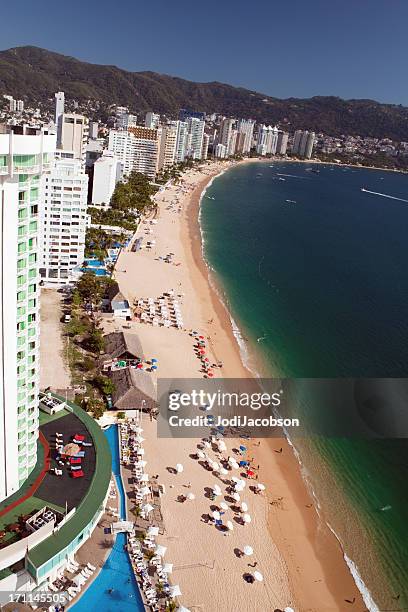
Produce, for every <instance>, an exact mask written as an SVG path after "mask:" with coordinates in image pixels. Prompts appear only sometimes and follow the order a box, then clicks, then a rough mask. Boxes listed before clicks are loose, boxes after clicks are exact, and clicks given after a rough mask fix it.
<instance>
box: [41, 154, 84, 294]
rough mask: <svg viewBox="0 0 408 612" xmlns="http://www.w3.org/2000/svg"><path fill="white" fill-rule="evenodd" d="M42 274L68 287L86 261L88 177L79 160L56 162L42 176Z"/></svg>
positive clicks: (44, 279)
mask: <svg viewBox="0 0 408 612" xmlns="http://www.w3.org/2000/svg"><path fill="white" fill-rule="evenodd" d="M42 197H43V202H42V206H41V211H40V227H41V232H40V275H41V278H42V280H43V281H44V282H45V283H46V284H54V285H64V284H67V283H69V282H70V281H72V280H73V272H74V269H75V268H77V270H78V271H79V266H80V265H81V264H82V263H83V260H84V250H85V231H86V219H87V215H86V208H87V200H88V175H87V174H85V172H84V170H83V166H82V163H81V161H80V160H78V159H59V160H56V161H55V162H54V163H53V164H52V167H51V169H50V171H49V172H47V173H45V174H44V175H43V176H42Z"/></svg>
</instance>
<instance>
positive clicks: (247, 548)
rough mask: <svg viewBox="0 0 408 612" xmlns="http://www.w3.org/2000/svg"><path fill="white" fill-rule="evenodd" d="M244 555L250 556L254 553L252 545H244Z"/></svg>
mask: <svg viewBox="0 0 408 612" xmlns="http://www.w3.org/2000/svg"><path fill="white" fill-rule="evenodd" d="M242 552H243V553H244V555H246V556H247V557H250V556H251V555H253V554H254V549H253V548H252V546H244V548H243V551H242Z"/></svg>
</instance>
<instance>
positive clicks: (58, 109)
mask: <svg viewBox="0 0 408 612" xmlns="http://www.w3.org/2000/svg"><path fill="white" fill-rule="evenodd" d="M64 112H65V93H64V92H63V91H58V92H57V93H56V94H55V118H54V122H55V125H56V128H57V146H58V147H59V146H60V145H61V131H62V115H63V114H64Z"/></svg>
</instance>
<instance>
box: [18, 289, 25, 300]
mask: <svg viewBox="0 0 408 612" xmlns="http://www.w3.org/2000/svg"><path fill="white" fill-rule="evenodd" d="M26 297H27V294H26V292H25V291H19V292H18V293H17V302H22V301H23V300H25V299H26Z"/></svg>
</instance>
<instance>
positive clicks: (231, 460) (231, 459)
mask: <svg viewBox="0 0 408 612" xmlns="http://www.w3.org/2000/svg"><path fill="white" fill-rule="evenodd" d="M228 463H229V464H230V465H232V464H233V463H236V461H235V459H234V457H228ZM234 478H236V476H233V477H232V479H234Z"/></svg>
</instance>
